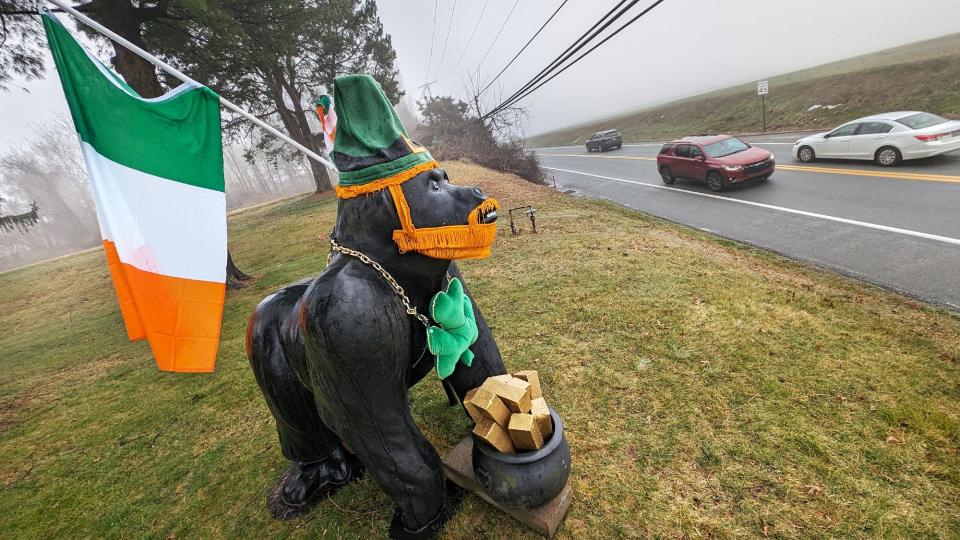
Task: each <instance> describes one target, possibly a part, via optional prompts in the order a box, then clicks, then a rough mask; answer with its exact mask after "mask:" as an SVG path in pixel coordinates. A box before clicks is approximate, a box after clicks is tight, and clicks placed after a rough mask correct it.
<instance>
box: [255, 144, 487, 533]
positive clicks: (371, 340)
mask: <svg viewBox="0 0 960 540" xmlns="http://www.w3.org/2000/svg"><path fill="white" fill-rule="evenodd" d="M338 144H339V141H338ZM397 188H399V189H402V192H403V197H402V198H403V199H405V200H406V201H407V204H408V205H409V215H412V216H413V219H414V220H415V221H416V226H417V227H422V228H430V227H445V226H450V225H464V224H467V222H468V215H469V214H470V213H471V211H473V210H474V209H476V208H477V207H478V206H479V205H481V203H483V202H484V201H485V200H486V199H487V197H486V196H485V195H484V194H483V193H482V192H481V191H480V190H479V189H477V188H472V187H458V186H454V185H452V184H450V182H449V181H448V178H447V174H446V172H445V171H444V170H443V169H440V168H433V169H430V170H426V171H424V172H420V173H419V174H417V175H416V176H414V177H412V178H410V179H409V180H407V181H405V182H403V183H402V184H401V185H399V186H395V187H394V188H393V189H397ZM395 200H396V196H391V190H389V189H381V190H380V191H376V192H373V193H370V194H367V195H365V196H362V197H353V198H341V199H340V201H339V207H338V214H337V222H336V226H335V228H334V230H333V233H332V234H331V239H333V240H335V241H336V243H337V244H338V245H340V246H344V247H346V248H350V249H352V250H356V251H358V252H361V253H363V254H365V255H366V256H368V257H369V258H370V259H371V260H373V261H375V262H377V263H379V264H380V265H381V266H382V267H383V269H385V270H386V272H388V273H389V275H391V276H393V278H395V280H396V281H397V283H398V284H399V285H400V286H402V287H403V290H404V291H405V293H406V295H407V296H408V297H409V299H410V302H411V304H412V305H413V306H414V307H416V308H417V310H418V311H419V313H428V311H427V310H428V309H429V308H428V304H429V302H430V300H431V297H432V296H433V295H434V294H436V293H437V291H440V290H441V289H443V288H444V287H446V284H447V281H448V279H450V278H451V277H453V278H460V279H461V280H462V276H461V275H460V272H459V270H458V269H457V267H456V264H455V263H453V262H451V261H450V260H445V259H438V258H432V257H427V256H424V255H421V254H419V253H416V252H412V251H411V252H407V253H404V254H401V253H400V251H399V250H398V248H397V243H395V241H394V240H393V239H392V237H391V235H392V234H393V233H394V231H396V230H397V229H400V228H401V223H400V219H399V218H398V211H399V209H398V208H397V205H396V203H395ZM480 219H481V223H489V222H492V221H493V220H495V219H496V212H489V213H487V212H484V213H483V214H481V218H480ZM468 294H469V292H468ZM471 300H472V298H471ZM473 306H474V314H475V315H476V320H477V326H478V330H479V338H478V339H477V341H476V342H475V343H474V344H473V345H472V346H471V347H470V350H471V351H472V352H473V353H474V360H473V362H472V365H471V366H470V367H467V366H465V365H459V366H457V368H456V370H455V371H454V372H453V374H452V375H451V376H449V377H448V378H447V379H445V380H444V381H443V383H444V384H445V385H447V390H448V393H449V392H452V393H455V394H456V396H457V397H458V398H460V399H461V400H462V399H463V396H464V394H465V393H466V392H467V391H468V390H470V389H472V388H475V387H477V386H479V385H480V384H482V382H483V381H484V380H485V379H486V378H487V377H489V376H492V375H498V374H502V373H505V372H506V370H505V368H504V365H503V361H502V359H501V357H500V352H499V350H498V349H497V344H496V343H495V341H494V339H493V336H492V335H491V333H490V329H489V328H488V326H487V324H486V322H485V321H484V319H483V316H482V315H481V313H480V310H479V308H477V307H476V306H477V304H476V302H473ZM247 353H248V356H249V358H250V364H251V366H252V368H253V371H254V374H255V376H256V380H257V383H258V384H259V386H260V389H261V390H262V392H263V395H264V397H265V398H266V401H267V404H268V406H269V408H270V411H271V412H272V413H273V416H274V418H275V419H276V423H277V432H278V434H279V438H280V445H281V447H282V449H283V455H284V456H285V457H286V458H287V459H289V460H290V461H291V462H292V464H291V466H290V467H289V468H288V469H287V470H286V471H285V472H284V474H283V476H282V477H281V480H280V481H279V484H278V490H279V493H280V499H282V501H278V502H279V503H280V506H282V507H284V508H285V511H286V513H287V515H286V516H280V515H278V512H277V511H276V509H275V508H274V509H273V510H274V511H275V515H277V516H278V517H292V516H293V515H298V514H300V513H303V512H306V511H307V509H309V507H310V506H311V505H312V504H314V503H316V502H317V501H318V500H320V499H322V498H324V497H327V496H330V495H332V494H333V493H334V492H336V491H337V490H338V489H339V488H341V487H343V486H345V485H346V484H347V483H349V482H350V481H351V480H353V479H355V478H357V476H358V475H359V474H361V473H362V472H363V470H364V469H365V470H366V472H367V473H369V474H370V475H372V477H373V479H374V480H375V481H376V482H377V484H379V485H380V486H381V487H382V488H383V490H384V491H385V492H386V493H387V495H389V496H390V498H391V499H392V500H393V503H394V505H395V508H396V510H395V512H394V517H393V521H392V523H391V527H390V533H391V536H392V537H395V538H431V537H433V536H435V535H436V534H437V533H438V532H439V531H440V529H441V528H442V527H443V525H444V524H445V523H446V521H447V520H449V518H450V517H451V516H452V515H453V513H454V512H455V511H456V507H457V505H458V504H459V497H460V495H459V490H458V489H456V488H455V487H454V486H452V485H447V483H446V482H445V479H444V474H443V470H442V468H441V464H440V459H439V456H438V455H437V452H436V450H434V448H433V447H432V446H431V445H430V443H428V442H427V440H426V439H425V438H424V436H423V434H421V433H420V430H419V429H418V428H417V426H416V424H415V423H414V421H413V418H412V417H411V415H410V406H409V402H408V396H407V391H408V388H409V387H411V386H412V385H414V384H416V383H417V382H418V381H420V380H421V379H422V378H424V377H425V376H426V375H427V374H429V373H430V372H431V370H432V368H433V367H434V357H433V356H432V355H431V354H430V352H429V351H428V350H427V339H426V331H425V327H424V324H423V323H421V322H420V321H418V320H417V319H416V318H414V317H412V316H410V315H409V314H408V313H407V311H406V309H405V307H404V306H403V304H402V302H401V299H400V296H399V295H398V294H397V292H396V291H395V290H394V289H393V288H392V287H391V286H390V285H389V283H388V281H387V280H386V279H385V277H384V276H383V275H382V274H381V273H380V272H379V271H378V270H376V269H375V268H374V267H373V266H371V265H370V264H366V263H365V262H363V261H362V260H360V259H359V258H357V257H355V256H349V255H346V254H344V253H341V252H333V254H332V257H331V258H330V260H329V264H328V266H327V268H326V269H325V270H324V271H323V272H322V273H321V274H319V275H318V276H316V277H313V278H310V279H308V280H304V281H301V282H298V283H295V284H293V285H290V286H288V287H285V288H283V289H281V290H280V291H277V292H275V293H273V294H271V295H269V296H267V297H266V298H265V299H264V300H263V301H262V302H260V304H259V305H258V306H257V308H256V310H255V312H254V313H253V316H252V317H251V319H250V323H249V326H248V330H247ZM282 513H283V512H282V511H281V512H280V514H282Z"/></svg>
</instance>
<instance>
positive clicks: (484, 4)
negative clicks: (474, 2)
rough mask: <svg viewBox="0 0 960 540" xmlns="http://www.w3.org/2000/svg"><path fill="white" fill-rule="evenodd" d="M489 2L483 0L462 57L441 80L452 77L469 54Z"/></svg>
mask: <svg viewBox="0 0 960 540" xmlns="http://www.w3.org/2000/svg"><path fill="white" fill-rule="evenodd" d="M489 2H490V0H484V1H483V8H481V9H480V16H479V17H477V24H475V25H473V32H472V33H471V34H470V39H468V40H467V45H466V46H465V47H464V48H463V52H462V53H460V58H457V63H456V64H454V65H453V68H452V69H451V70H450V72H449V73H447V74H446V75H444V76H443V77H440V80H444V79H446V78H448V77H450V75H453V72H454V71H456V70H457V66H459V65H460V61H461V60H463V56H464V55H465V54H467V51H468V50H469V49H470V43H472V42H473V36H475V35H477V28H480V21H481V20H483V14H484V12H486V11H487V4H488V3H489Z"/></svg>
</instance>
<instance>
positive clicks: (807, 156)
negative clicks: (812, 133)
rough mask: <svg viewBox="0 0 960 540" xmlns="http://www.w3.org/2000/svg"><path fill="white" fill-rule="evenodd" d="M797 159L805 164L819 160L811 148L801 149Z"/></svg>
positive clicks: (803, 147)
mask: <svg viewBox="0 0 960 540" xmlns="http://www.w3.org/2000/svg"><path fill="white" fill-rule="evenodd" d="M797 159H799V160H800V161H802V162H804V163H810V162H811V161H815V160H816V159H817V155H816V154H815V153H814V152H813V148H810V147H809V146H802V147H800V151H799V152H797Z"/></svg>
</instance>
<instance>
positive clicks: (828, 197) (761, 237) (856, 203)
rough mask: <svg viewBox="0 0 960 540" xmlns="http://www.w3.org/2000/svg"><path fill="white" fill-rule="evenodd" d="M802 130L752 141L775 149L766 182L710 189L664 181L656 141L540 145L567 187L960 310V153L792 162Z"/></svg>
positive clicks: (560, 182)
mask: <svg viewBox="0 0 960 540" xmlns="http://www.w3.org/2000/svg"><path fill="white" fill-rule="evenodd" d="M797 138H799V136H798V135H790V134H786V135H784V134H778V135H767V136H756V137H745V138H744V139H745V140H747V141H749V142H750V143H751V144H753V145H755V146H759V147H761V148H765V149H767V150H770V151H771V152H773V153H774V154H775V156H776V158H777V171H776V173H775V174H774V175H773V177H772V178H770V180H769V181H767V182H763V183H759V184H753V185H743V186H733V187H730V188H728V189H727V190H726V191H724V192H722V193H719V194H714V193H713V192H711V191H710V190H708V189H707V187H706V186H705V185H704V184H701V183H698V182H694V181H689V180H677V182H676V183H675V184H674V185H672V186H669V187H668V186H665V185H664V184H663V182H662V181H661V180H660V176H659V174H658V173H657V170H656V164H655V156H656V153H657V150H658V149H659V147H660V144H658V143H648V144H627V145H624V147H623V148H622V149H620V150H613V151H608V152H604V153H596V152H594V153H589V154H588V153H587V152H586V150H585V148H584V147H583V146H576V147H553V148H538V149H535V151H536V153H537V155H538V156H539V157H540V159H541V161H542V163H543V165H544V166H545V167H546V168H547V172H548V173H551V174H554V175H556V180H557V186H558V187H559V188H560V189H561V190H574V193H575V194H577V195H582V196H588V197H595V198H604V199H609V200H612V201H614V202H617V203H619V204H622V205H624V206H627V207H630V208H634V209H637V210H640V211H643V212H646V213H649V214H652V215H655V216H659V217H662V218H665V219H668V220H671V221H674V222H677V223H682V224H684V225H688V226H691V227H696V228H698V229H702V230H706V231H709V232H712V233H715V234H718V235H721V236H725V237H727V238H731V239H734V240H739V241H742V242H746V243H749V244H753V245H756V246H758V247H762V248H765V249H769V250H771V251H775V252H777V253H781V254H783V255H786V256H788V257H792V258H794V259H799V260H802V261H805V262H809V263H813V264H815V265H818V266H823V267H826V268H830V269H833V270H836V271H838V272H841V273H843V274H846V275H850V276H853V277H857V278H859V279H863V280H866V281H869V282H872V283H875V284H878V285H881V286H883V287H887V288H890V289H894V290H897V291H900V292H903V293H905V294H908V295H910V296H914V297H917V298H920V299H923V300H927V301H930V302H934V303H938V304H942V305H946V306H948V307H951V308H953V309H954V310H958V311H960V152H954V153H953V154H947V155H944V156H938V157H935V158H931V159H928V160H922V161H910V162H906V163H905V164H904V165H902V166H900V167H896V168H893V169H884V168H880V167H878V166H876V165H874V164H872V163H868V162H856V161H849V162H845V161H829V162H824V161H818V162H816V163H813V164H801V163H800V162H798V161H796V160H794V158H793V156H792V154H791V152H792V144H793V141H795V140H796V139H797Z"/></svg>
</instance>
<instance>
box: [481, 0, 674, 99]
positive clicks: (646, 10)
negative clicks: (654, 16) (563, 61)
mask: <svg viewBox="0 0 960 540" xmlns="http://www.w3.org/2000/svg"><path fill="white" fill-rule="evenodd" d="M663 1H664V0H656V1H655V2H654V3H652V4H650V5H649V6H648V7H647V8H646V9H644V10H643V11H641V12H640V13H638V14H637V15H636V16H634V17H633V18H632V19H630V20H629V21H627V22H626V23H624V24H623V25H622V26H621V27H620V28H618V29H616V30H615V31H614V32H613V33H612V34H610V35H609V36H607V37H605V38H604V39H603V40H602V41H600V43H597V44H596V45H594V46H593V47H591V48H590V49H589V50H587V51H586V52H584V53H583V54H581V55H580V56H578V57H577V58H576V59H574V60H573V61H572V62H570V63H569V64H567V65H566V66H564V67H563V69H561V70H560V71H558V72H556V73H554V74H553V75H551V76H550V77H549V78H548V79H546V80H544V81H543V82H541V83H539V84H537V86H535V87H533V88H531V89H530V90H528V91H526V92H525V93H524V94H523V95H520V96H518V97H516V98H513V99H510V100H507V101H504V102H503V103H502V104H501V105H499V106H498V107H497V108H496V109H494V111H491V112H489V113H487V114H486V115H485V116H489V115H490V114H492V113H493V112H496V111H497V110H499V109H502V108H503V107H508V106H510V105H512V104H513V103H516V102H517V101H519V100H521V99H523V98H525V97H527V96H529V95H530V94H532V93H533V92H535V91H537V90H538V89H539V88H540V87H542V86H543V85H545V84H547V83H548V82H550V81H552V80H553V79H554V78H555V77H557V76H558V75H560V74H561V73H563V72H564V71H566V70H567V69H569V68H570V67H572V66H573V65H574V64H576V63H577V62H579V61H580V60H582V59H583V58H584V57H586V56H587V55H589V54H590V53H592V52H593V51H595V50H596V49H597V48H598V47H600V46H601V45H603V44H604V43H606V42H607V41H609V40H610V39H612V38H613V37H614V36H616V35H617V34H619V33H620V32H622V31H623V30H625V29H626V28H627V27H628V26H630V25H631V24H633V23H634V22H636V21H637V20H639V19H640V18H641V17H643V16H644V15H646V14H647V13H649V12H650V11H651V10H652V9H653V8H655V7H657V6H659V5H660V4H661V3H663Z"/></svg>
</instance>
